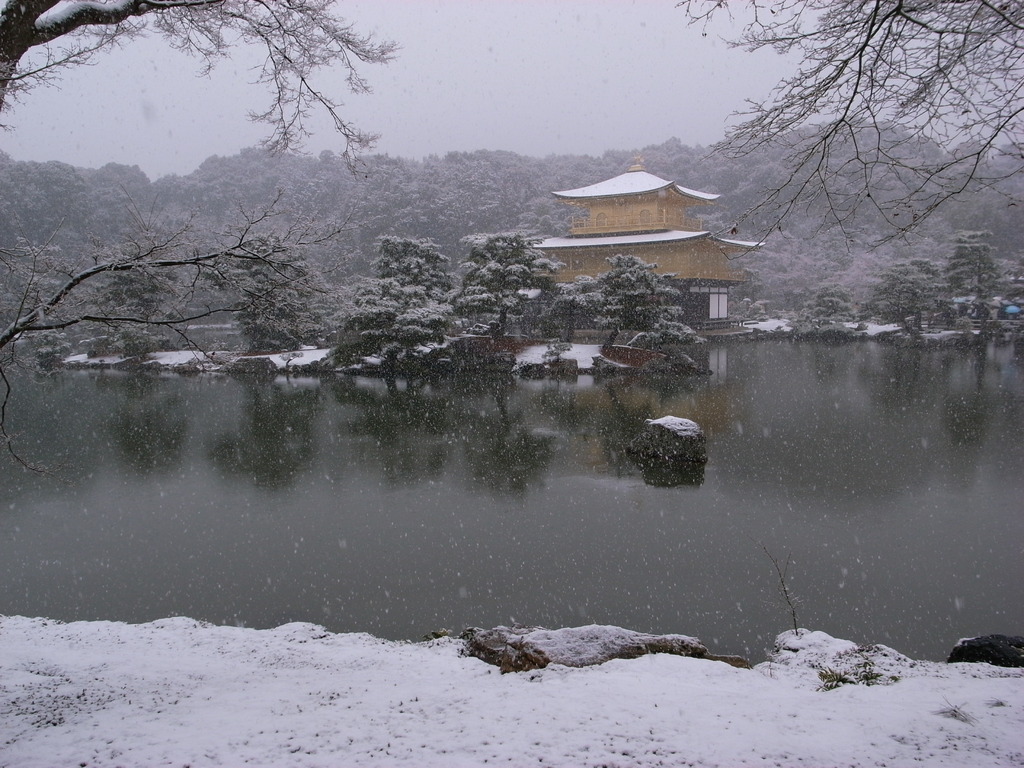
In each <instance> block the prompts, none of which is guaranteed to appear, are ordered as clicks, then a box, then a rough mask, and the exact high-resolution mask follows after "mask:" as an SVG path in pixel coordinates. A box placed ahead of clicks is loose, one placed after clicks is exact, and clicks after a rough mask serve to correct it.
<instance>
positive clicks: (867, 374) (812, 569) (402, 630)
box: [0, 342, 1024, 661]
mask: <svg viewBox="0 0 1024 768" xmlns="http://www.w3.org/2000/svg"><path fill="white" fill-rule="evenodd" d="M709 355H710V359H711V363H712V365H713V367H714V369H715V371H716V373H715V375H714V376H712V377H702V378H693V379H688V380H682V381H677V382H674V383H666V384H663V385H659V386H653V387H652V386H641V385H638V384H628V383H626V382H623V381H613V382H610V383H604V384H597V385H595V384H594V383H593V382H592V381H591V380H589V379H581V380H580V381H579V382H578V383H571V384H569V383H564V382H562V383H560V382H517V383H514V384H511V383H502V382H497V381H486V380H476V381H473V382H470V383H463V384H461V385H457V384H450V385H444V386H435V387H430V388H426V389H424V390H422V391H419V392H408V391H401V392H398V393H395V394H388V393H387V392H386V391H385V389H384V388H383V386H382V385H380V383H379V382H376V381H372V380H349V379H338V380H327V381H324V382H319V381H316V380H295V379H293V380H284V379H279V380H278V381H275V382H263V383H256V382H251V381H241V380H236V379H231V378H227V377H220V376H203V377H194V378H187V377H179V376H176V375H153V376H132V375H126V374H121V373H114V372H105V373H64V374H61V375H57V376H53V377H48V378H38V379H29V378H20V379H17V380H15V381H14V384H15V388H16V394H15V399H14V402H13V404H12V405H11V406H10V407H9V421H10V429H11V430H12V431H13V432H18V433H20V434H19V438H18V444H19V446H20V447H21V449H22V450H23V451H24V452H25V453H26V454H28V455H30V456H32V457H36V458H39V457H43V458H45V460H46V462H47V463H48V465H49V466H50V467H51V469H52V470H53V473H54V475H53V476H37V475H33V474H31V473H28V472H26V471H23V470H21V469H20V468H17V467H16V466H15V465H13V464H12V463H10V462H4V463H2V464H0V499H2V501H0V578H2V580H3V581H2V583H3V590H2V593H0V613H6V614H26V615H34V616H48V617H52V618H57V619H63V620H77V619H110V620H123V621H131V622H139V621H148V620H152V619H156V618H160V617H165V616H172V615H187V616H191V617H194V618H197V619H203V620H207V621H211V622H215V623H227V624H234V623H237V624H242V625H246V626H253V627H270V626H276V625H278V624H281V623H284V622H288V621H311V622H315V623H319V624H323V625H325V626H326V627H327V628H329V629H331V630H334V631H367V632H371V633H374V634H377V635H379V636H382V637H388V638H395V639H401V638H409V639H418V638H419V637H420V636H421V635H423V634H424V633H426V632H429V631H432V630H437V629H440V628H442V627H447V628H451V629H454V630H461V629H462V628H463V627H465V626H470V625H474V626H493V625H494V624H498V623H507V622H512V621H519V622H523V623H531V624H540V625H544V626H549V627H554V626H565V625H578V624H585V623H591V622H597V623H611V624H618V625H621V626H625V627H629V628H633V629H638V630H645V631H653V632H681V633H686V634H693V635H696V636H698V637H700V638H701V639H702V640H703V641H704V642H705V643H707V644H708V645H709V646H711V647H712V648H713V649H714V650H716V651H718V652H723V653H729V652H731V653H740V654H744V655H747V656H749V657H750V658H751V659H752V660H754V661H758V660H761V659H762V658H763V655H762V653H763V650H764V649H765V648H766V647H767V646H768V645H769V644H770V642H771V640H772V638H773V637H774V636H775V634H777V633H778V632H781V631H783V630H785V629H786V628H787V626H788V625H789V624H790V617H789V613H788V609H787V607H786V605H785V603H784V602H783V601H782V600H781V598H780V596H779V594H778V590H777V586H778V579H777V577H776V575H775V572H774V568H773V566H772V563H771V560H770V559H769V557H768V556H767V555H766V553H765V551H764V549H767V550H768V552H770V553H772V554H773V555H774V556H775V557H776V558H778V559H779V560H780V562H784V561H785V560H786V558H787V557H790V558H791V562H790V565H789V571H788V579H787V580H788V585H789V588H790V589H791V591H792V592H793V593H794V594H795V595H796V597H797V598H798V600H799V603H798V605H797V611H798V618H799V621H800V624H801V625H802V626H807V627H812V628H815V629H821V630H824V631H826V632H829V633H831V634H833V635H836V636H839V637H844V638H848V639H851V640H855V641H857V642H881V643H885V644H888V645H892V646H894V647H895V648H897V649H898V650H900V651H902V652H904V653H908V654H910V655H913V656H918V657H922V658H934V659H940V658H944V657H945V655H946V654H947V653H948V651H949V649H950V648H951V647H952V646H953V644H954V643H955V642H956V640H957V639H958V638H960V637H963V636H969V635H976V634H985V633H992V632H1002V633H1009V634H1019V633H1020V632H1021V630H1022V627H1024V600H1022V599H1021V588H1020V585H1021V584H1022V583H1024V557H1022V545H1024V518H1022V501H1024V444H1022V435H1024V430H1022V425H1024V419H1022V415H1024V373H1022V362H1021V359H1020V357H1014V351H1013V348H1011V347H1001V348H990V349H989V350H987V351H986V352H984V353H982V354H980V355H975V354H971V353H964V352H936V351H927V352H925V351H920V350H899V349H894V348H891V347H883V346H878V345H875V344H872V343H863V344H856V345H850V346H842V347H825V346H817V345H811V344H800V345H797V344H791V343H785V342H782V343H779V342H765V343H758V344H739V345H732V346H727V347H714V348H712V349H711V350H710V351H709ZM669 414H671V415H676V416H683V417H688V418H692V419H694V420H696V421H698V422H699V423H700V424H701V425H702V426H703V427H704V429H705V430H706V432H707V434H708V451H709V455H710V460H709V463H708V465H707V468H706V471H705V472H704V476H703V480H702V482H699V483H695V484H683V485H678V486H675V487H664V486H658V485H652V484H648V483H647V482H645V479H644V477H643V476H642V475H641V474H640V472H639V471H638V470H637V469H636V468H635V467H634V466H633V465H632V464H631V463H630V461H629V460H628V459H627V458H626V456H625V455H624V452H623V448H624V446H625V444H626V443H627V442H628V441H629V440H630V439H631V438H632V437H633V435H634V434H635V433H636V432H637V430H638V429H639V428H640V426H641V425H642V424H643V420H644V419H645V418H649V417H658V416H663V415H669Z"/></svg>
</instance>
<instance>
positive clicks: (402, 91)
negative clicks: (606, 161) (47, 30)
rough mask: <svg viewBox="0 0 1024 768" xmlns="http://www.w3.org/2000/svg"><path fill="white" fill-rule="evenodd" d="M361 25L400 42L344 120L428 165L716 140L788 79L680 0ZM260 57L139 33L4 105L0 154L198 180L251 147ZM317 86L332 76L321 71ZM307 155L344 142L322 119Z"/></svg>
mask: <svg viewBox="0 0 1024 768" xmlns="http://www.w3.org/2000/svg"><path fill="white" fill-rule="evenodd" d="M339 8H340V11H341V14H342V15H344V16H345V17H346V18H347V19H349V20H350V21H352V22H354V23H355V24H356V25H357V26H358V28H359V29H360V30H361V31H366V32H373V33H375V34H377V35H378V36H380V37H383V38H389V39H392V40H395V41H397V42H398V43H399V44H400V45H401V51H400V52H399V55H398V58H397V59H396V60H395V61H394V62H392V63H391V64H388V65H384V66H364V67H362V69H361V70H360V71H361V72H362V73H363V74H364V75H365V76H366V78H367V79H368V80H369V81H370V83H371V85H372V87H373V91H374V92H373V94H371V95H369V96H358V97H357V96H351V95H350V96H346V97H345V98H344V102H345V108H344V110H343V111H344V114H345V115H346V117H348V118H350V119H352V121H353V122H355V123H356V124H357V125H358V126H359V127H360V128H362V129H364V130H369V131H372V132H376V133H379V134H381V139H380V141H379V143H378V145H377V149H376V151H380V152H387V153H389V154H392V155H399V156H404V157H412V158H421V157H424V156H426V155H430V154H444V153H445V152H449V151H452V150H459V151H473V150H477V149H494V150H498V149H503V150H511V151H514V152H519V153H522V154H529V155H539V156H544V155H548V154H552V153H576V154H600V153H602V152H604V151H605V150H608V149H625V150H632V149H639V148H641V147H643V146H644V145H646V144H652V143H661V142H663V141H665V140H666V139H669V138H671V137H677V138H679V139H680V140H681V141H682V142H683V143H684V144H690V145H696V144H702V145H707V144H710V143H713V142H714V141H716V140H718V139H720V138H721V137H722V135H723V133H724V130H725V126H726V124H727V122H728V120H729V116H730V114H731V113H733V112H736V111H739V110H742V109H743V108H744V100H745V99H751V98H753V99H762V98H764V97H765V96H767V95H768V93H769V91H770V89H771V87H772V86H773V85H774V84H775V83H776V82H778V80H779V78H780V77H782V76H784V75H785V74H786V72H787V66H786V63H785V62H783V61H781V60H780V59H778V58H777V57H775V56H774V55H773V54H770V53H763V54H760V53H759V54H756V55H754V54H749V53H746V52H744V51H741V50H737V49H731V48H729V47H728V46H727V45H726V44H725V43H724V42H723V41H722V40H721V39H720V35H721V34H727V33H729V32H730V31H733V32H735V31H736V29H737V28H731V27H730V26H729V25H728V24H724V23H723V24H719V25H718V26H717V27H716V28H715V29H713V30H711V31H710V34H708V35H707V36H706V37H704V36H702V35H701V32H700V30H699V29H695V28H689V27H687V25H686V21H685V17H684V14H683V12H682V11H681V10H679V9H677V8H676V7H675V0H544V1H541V0H347V1H345V2H342V3H340V4H339ZM254 60H255V59H254V57H253V54H251V53H250V54H248V55H239V56H236V57H234V58H232V60H231V61H228V62H224V63H222V64H220V65H219V67H218V69H217V70H216V71H215V73H214V75H213V76H212V77H211V78H199V77H197V76H196V73H197V71H198V63H197V62H196V61H194V60H191V59H188V58H186V57H183V56H182V55H180V54H177V53H175V52H174V51H171V50H170V49H168V48H166V47H165V46H163V45H162V44H161V43H160V42H159V41H158V40H156V39H148V40H140V41H136V42H134V43H132V44H131V45H130V46H129V47H128V48H126V49H125V50H123V51H117V52H112V53H109V54H106V55H105V56H104V57H102V58H101V59H100V60H99V61H98V63H97V64H96V65H94V66H90V67H83V68H80V69H78V70H75V71H71V72H68V73H67V74H66V75H65V77H64V78H63V79H62V80H61V81H60V82H59V85H58V86H57V87H54V88H45V89H38V90H35V91H33V92H31V93H29V94H28V95H27V96H26V98H25V100H24V101H23V102H22V103H20V104H17V105H15V107H14V111H13V112H11V113H9V114H5V122H6V124H7V125H8V126H10V128H11V130H10V131H6V132H3V133H0V149H2V150H3V151H5V152H7V153H8V154H9V155H11V156H12V157H13V158H15V159H17V160H62V161H64V162H68V163H72V164H74V165H77V166H84V167H98V166H101V165H104V164H105V163H108V162H118V163H125V164H128V165H138V166H140V167H141V168H142V169H143V170H144V171H145V172H146V173H147V174H148V175H149V176H150V177H151V178H156V177H157V176H161V175H164V174H167V173H180V174H184V173H189V172H190V171H192V170H194V169H195V168H196V166H198V165H199V163H200V162H202V160H203V159H205V158H206V157H208V156H210V155H213V154H219V155H230V154H234V153H236V152H237V151H238V150H240V149H242V148H243V147H246V146H251V145H254V144H256V143H258V142H259V140H260V139H261V138H263V137H264V136H266V135H267V130H266V128H265V127H264V126H260V125H258V124H253V123H250V122H248V120H247V118H246V113H247V112H248V111H249V110H252V109H257V108H263V107H265V105H266V100H267V95H266V93H265V92H264V91H263V90H261V89H260V88H259V87H257V86H253V85H250V83H251V81H252V79H253V76H252V73H251V72H250V71H249V66H251V64H252V63H253V62H254ZM320 82H321V83H324V84H327V85H330V84H331V83H337V88H338V89H342V88H344V82H343V81H342V77H341V75H340V73H339V74H334V75H332V74H331V73H324V74H323V75H321V80H320ZM324 126H325V127H324V128H323V130H322V131H320V132H318V134H317V135H316V136H314V137H313V138H312V139H311V140H310V142H309V143H308V145H307V147H306V149H307V150H310V151H313V152H318V151H320V150H322V149H335V150H339V149H340V147H339V145H338V142H337V140H336V139H335V138H334V137H332V135H331V133H330V130H329V129H328V128H327V127H326V123H325V124H324Z"/></svg>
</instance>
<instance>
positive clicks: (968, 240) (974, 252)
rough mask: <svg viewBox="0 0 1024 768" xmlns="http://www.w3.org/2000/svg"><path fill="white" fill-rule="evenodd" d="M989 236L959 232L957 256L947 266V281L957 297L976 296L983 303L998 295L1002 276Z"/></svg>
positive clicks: (953, 255)
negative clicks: (994, 257) (993, 256)
mask: <svg viewBox="0 0 1024 768" xmlns="http://www.w3.org/2000/svg"><path fill="white" fill-rule="evenodd" d="M989 237H990V233H988V232H962V231H961V232H957V233H956V240H955V246H954V248H953V253H952V254H950V257H949V261H948V262H946V281H947V282H948V283H949V289H950V290H951V291H952V292H953V295H954V296H973V297H974V298H975V300H977V301H980V302H983V301H985V300H987V299H990V298H992V297H993V296H994V295H995V294H996V292H997V291H998V287H999V281H1000V278H1001V277H1002V275H1001V274H1000V270H999V267H998V266H997V265H996V262H995V259H993V258H992V247H991V246H990V245H989V244H988V242H986V241H987V240H988V238H989Z"/></svg>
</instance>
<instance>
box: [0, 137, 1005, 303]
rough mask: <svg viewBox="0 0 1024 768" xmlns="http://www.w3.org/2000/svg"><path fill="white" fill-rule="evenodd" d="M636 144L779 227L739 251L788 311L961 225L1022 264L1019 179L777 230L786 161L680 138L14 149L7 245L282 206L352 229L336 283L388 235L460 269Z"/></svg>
mask: <svg viewBox="0 0 1024 768" xmlns="http://www.w3.org/2000/svg"><path fill="white" fill-rule="evenodd" d="M926 149H927V148H925V149H922V150H921V151H922V152H924V151H926ZM931 149H932V151H935V150H936V148H931ZM638 154H639V155H640V156H642V158H643V162H644V165H645V167H646V169H647V170H648V171H650V172H651V173H654V174H656V175H658V176H661V177H663V178H666V179H670V180H674V181H676V182H678V183H679V184H682V185H683V186H686V187H690V188H693V189H699V190H703V191H707V192H713V193H717V194H719V195H721V198H720V199H719V200H718V201H717V203H716V204H714V205H711V206H707V207H706V208H704V209H703V210H702V211H701V215H702V217H703V221H704V226H705V228H706V229H709V230H711V231H713V232H717V233H727V234H728V235H729V236H738V237H740V238H742V239H745V240H759V239H762V238H765V240H766V244H765V246H764V247H763V248H761V249H760V250H758V251H756V252H753V253H750V254H747V255H745V256H744V257H743V258H742V259H741V261H740V262H739V263H740V265H741V266H742V267H743V268H745V269H746V270H747V271H748V274H749V276H750V280H749V282H748V283H747V284H746V285H744V286H742V287H741V288H740V289H739V290H738V291H736V294H737V295H738V296H740V297H749V298H751V299H753V300H762V301H766V302H767V303H768V306H771V307H773V308H776V309H799V308H800V307H802V306H803V305H804V304H805V303H806V302H807V301H808V300H809V299H810V298H811V297H813V296H814V295H815V293H816V292H818V291H819V290H820V289H822V288H823V287H829V286H841V287H842V288H845V289H846V291H847V292H848V293H849V295H850V296H851V297H852V298H853V300H854V301H858V302H859V301H862V300H864V299H865V297H866V296H868V295H869V293H870V290H871V287H872V285H873V284H874V281H875V280H876V278H877V276H878V275H879V274H880V273H881V272H882V271H883V270H884V269H886V268H888V267H890V266H892V265H893V264H895V263H898V262H904V261H907V260H910V259H925V260H928V261H932V262H934V263H935V264H936V265H937V266H940V267H941V266H942V265H943V264H945V262H946V260H947V259H948V258H949V256H950V255H951V254H952V252H953V250H954V247H955V245H954V244H955V242H956V238H957V233H959V232H963V231H970V232H985V233H988V234H987V235H985V237H984V239H985V241H986V242H987V243H988V245H989V246H990V249H991V253H992V255H993V256H994V257H995V259H996V260H997V263H998V264H999V265H1000V267H1001V269H1003V270H1004V271H1005V272H1007V273H1013V274H1020V273H1021V272H1022V271H1024V270H1022V269H1021V263H1022V257H1024V248H1022V247H1021V244H1020V233H1021V232H1024V206H1019V205H1017V204H1016V203H1015V202H1013V200H1014V198H1016V199H1024V179H1021V178H1014V177H1011V178H1010V179H1008V180H1006V181H1005V182H1004V184H1003V185H1002V186H1001V187H1000V188H998V189H997V188H990V189H986V190H984V191H982V192H979V193H976V194H973V195H972V196H970V197H968V198H965V199H960V200H957V201H955V202H954V203H953V204H951V205H949V206H948V207H945V208H942V209H941V210H939V211H938V212H937V213H936V214H935V215H933V216H931V217H929V218H928V219H927V220H926V221H925V222H924V223H923V224H922V225H920V226H919V227H918V228H917V229H916V230H914V231H913V232H912V233H910V234H908V235H906V236H905V237H897V238H893V239H890V240H887V241H885V242H883V243H881V244H879V243H878V240H879V239H880V237H879V235H880V232H881V230H882V229H883V226H884V225H883V222H882V220H881V218H880V216H879V217H878V218H876V219H873V218H872V216H871V214H870V212H862V213H861V214H860V215H859V218H858V219H857V220H856V221H854V222H853V223H852V224H851V226H849V227H847V228H846V229H845V230H841V229H839V228H838V227H834V226H833V227H829V228H825V227H823V226H822V222H823V221H824V219H825V216H824V214H823V211H822V210H821V209H815V208H814V207H813V206H812V207H808V208H803V209H799V210H796V211H794V212H792V213H791V215H790V216H789V217H788V218H787V219H786V220H785V221H784V222H783V226H782V227H781V229H778V230H774V231H768V230H769V229H770V222H769V221H767V220H758V219H756V218H753V217H750V218H744V214H745V213H746V212H747V211H748V210H749V209H751V208H753V207H754V206H756V205H757V204H758V203H759V202H761V201H762V200H763V199H764V195H765V194H766V190H770V189H772V188H773V187H775V186H777V185H779V184H781V182H782V180H783V179H784V173H785V170H784V166H783V162H782V161H783V159H782V158H781V157H777V156H770V155H760V156H748V157H745V158H742V159H734V158H729V157H725V156H722V155H717V154H713V153H709V151H708V149H707V148H705V147H701V146H688V145H685V144H683V143H682V142H681V141H680V140H678V139H675V138H673V139H669V140H668V141H665V142H664V143H662V144H658V145H653V146H647V147H642V148H640V149H639V151H638V150H636V149H632V150H609V151H607V152H605V153H604V154H603V155H600V156H587V155H550V156H548V157H529V156H523V155H519V154H515V153H512V152H505V151H486V150H481V151H476V152H451V153H449V154H446V155H444V156H430V157H427V158H425V159H422V160H413V159H407V158H401V157H391V156H388V155H369V156H365V157H363V158H362V159H361V160H360V161H359V162H358V164H357V165H356V166H355V167H350V166H349V165H348V164H346V162H345V161H344V160H343V159H342V158H341V157H339V156H337V155H335V154H333V153H331V152H324V153H321V154H320V155H319V156H316V157H312V156H305V155H296V154H277V155H271V154H268V153H266V152H264V151H262V150H259V149H247V150H244V151H242V152H240V153H239V154H237V155H234V156H231V157H220V156H213V157H210V158H208V159H207V160H206V161H204V162H203V163H202V164H201V165H200V166H199V167H198V168H197V169H196V170H195V171H193V172H192V173H190V174H188V175H184V176H177V175H172V176H165V177H162V178H159V179H155V180H154V179H149V178H148V177H147V176H146V175H145V174H144V173H143V172H142V171H141V170H140V169H139V168H138V167H137V166H126V165H118V164H114V163H111V164H108V165H106V166H104V167H102V168H75V167H72V166H70V165H67V164H64V163H60V162H21V161H15V160H13V159H11V158H10V157H8V156H6V155H4V154H3V153H0V248H4V247H7V248H11V247H14V246H15V245H17V244H18V243H31V244H36V245H39V244H43V243H48V244H50V245H52V246H54V247H58V248H59V249H61V250H62V251H63V252H64V254H65V256H68V255H75V254H77V253H79V252H80V253H81V258H82V260H83V261H87V260H88V258H89V253H90V252H93V251H95V249H96V248H98V247H103V246H105V245H106V246H110V245H116V244H118V243H122V242H124V241H125V240H126V239H130V238H131V237H132V236H133V233H134V232H136V231H137V230H138V229H140V228H143V227H146V226H150V225H151V224H152V222H154V221H159V222H161V223H162V225H164V226H186V225H187V226H189V227H191V228H192V229H194V230H208V231H211V232H213V231H218V230H219V229H220V228H223V227H226V226H228V225H230V224H231V222H232V221H234V220H236V219H237V218H238V217H239V215H240V213H241V212H252V211H259V210H263V209H265V208H267V207H269V206H271V205H273V206H274V208H275V211H276V212H277V214H278V215H280V216H282V217H283V218H284V219H286V220H287V219H289V218H291V217H297V216H300V215H301V216H302V217H308V218H309V219H311V220H313V221H316V222H318V223H319V224H322V225H332V224H333V225H336V226H337V227H338V229H339V234H338V235H337V236H336V237H334V238H332V239H331V240H329V241H327V242H323V243H319V244H317V245H315V246H313V247H311V248H310V249H309V252H310V254H311V255H310V258H311V259H312V261H314V262H315V263H317V264H318V266H320V267H321V269H323V270H324V272H325V274H326V275H327V279H328V280H329V281H331V282H335V283H339V284H340V283H344V282H345V281H346V279H348V280H350V279H351V277H352V275H360V274H367V273H368V272H369V271H370V263H371V261H372V260H373V259H374V258H375V256H376V245H377V243H378V239H379V238H380V237H381V236H385V235H395V236H400V237H412V238H425V239H429V240H432V241H434V242H435V243H436V244H437V245H438V246H439V249H440V251H441V252H442V253H443V254H445V255H447V256H448V257H449V259H450V262H451V264H452V265H458V264H460V263H461V262H462V261H463V260H464V257H465V255H466V253H467V251H468V247H467V246H466V244H465V243H464V242H463V241H464V238H466V237H467V236H470V235H474V234H478V233H494V232H508V231H522V232H526V233H530V234H535V235H538V236H554V235H564V234H565V233H566V231H567V228H568V220H569V217H570V215H571V214H572V212H573V211H572V209H571V208H570V207H569V206H566V205H564V204H562V203H559V202H558V201H557V200H556V199H555V198H554V197H553V196H552V195H551V192H552V191H554V190H561V189H570V188H574V187H580V186H584V185H587V184H591V183H594V182H597V181H600V180H602V179H606V178H609V177H612V176H615V175H617V174H619V173H622V172H624V171H625V170H627V168H628V167H629V166H630V165H632V164H633V163H634V162H635V158H636V156H637V155H638ZM821 204H822V205H823V204H824V203H821ZM876 215H877V214H876ZM737 222H739V225H738V226H737ZM766 233H767V237H765V235H766Z"/></svg>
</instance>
